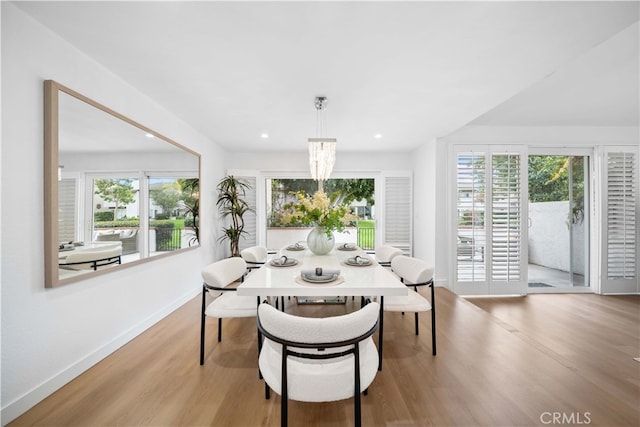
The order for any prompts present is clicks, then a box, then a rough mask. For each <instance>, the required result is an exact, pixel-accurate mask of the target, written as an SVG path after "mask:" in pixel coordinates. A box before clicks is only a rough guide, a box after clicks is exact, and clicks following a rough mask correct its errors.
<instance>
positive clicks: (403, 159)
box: [227, 140, 412, 177]
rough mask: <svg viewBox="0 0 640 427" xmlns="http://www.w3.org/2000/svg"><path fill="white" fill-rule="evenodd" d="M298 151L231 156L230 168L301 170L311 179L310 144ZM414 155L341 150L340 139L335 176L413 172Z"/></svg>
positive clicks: (303, 143)
mask: <svg viewBox="0 0 640 427" xmlns="http://www.w3.org/2000/svg"><path fill="white" fill-rule="evenodd" d="M300 144H301V151H298V152H280V153H274V152H247V153H229V156H228V157H227V167H228V169H238V170H240V169H249V170H262V171H300V172H301V173H304V174H306V175H308V176H309V177H311V175H310V172H309V153H308V152H307V151H304V150H306V149H307V145H306V144H307V143H306V141H301V143H300ZM411 168H412V164H411V154H410V153H395V152H371V153H352V152H342V151H340V140H338V145H337V148H336V164H335V166H334V167H333V170H334V175H335V174H340V173H342V172H377V171H380V170H411Z"/></svg>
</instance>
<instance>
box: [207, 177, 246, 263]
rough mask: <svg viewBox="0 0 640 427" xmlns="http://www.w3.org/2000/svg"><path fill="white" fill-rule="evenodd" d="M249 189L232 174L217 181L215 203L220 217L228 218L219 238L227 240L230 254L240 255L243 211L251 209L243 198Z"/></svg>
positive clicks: (243, 232)
mask: <svg viewBox="0 0 640 427" xmlns="http://www.w3.org/2000/svg"><path fill="white" fill-rule="evenodd" d="M249 189H251V187H250V186H249V185H248V184H247V183H245V182H243V181H241V180H239V179H237V178H236V177H234V176H233V175H229V176H226V177H225V178H223V179H222V180H221V181H220V182H219V183H218V187H217V190H218V200H217V202H216V205H217V206H218V209H219V210H220V214H221V215H222V218H224V219H229V220H230V224H229V225H228V226H226V227H223V228H222V232H223V235H222V236H221V237H220V239H219V240H220V241H224V240H229V249H230V251H231V256H240V237H242V235H243V234H246V233H247V232H246V231H244V218H243V217H244V214H245V213H247V212H251V211H252V209H251V208H250V207H249V205H248V204H247V202H246V201H245V200H244V197H245V195H246V191H247V190H249Z"/></svg>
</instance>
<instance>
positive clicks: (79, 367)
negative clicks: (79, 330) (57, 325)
mask: <svg viewBox="0 0 640 427" xmlns="http://www.w3.org/2000/svg"><path fill="white" fill-rule="evenodd" d="M200 291H201V288H199V287H198V288H196V289H194V290H193V291H191V292H188V293H187V294H185V295H183V296H181V297H180V298H178V299H177V300H176V301H174V302H173V303H171V304H169V305H167V306H165V307H164V308H162V309H160V310H158V311H157V312H156V313H154V314H152V315H151V316H149V317H147V318H146V319H145V320H143V321H141V322H140V323H138V324H137V325H135V326H133V327H131V328H130V329H128V330H127V331H125V332H123V333H122V334H121V335H120V336H118V337H116V338H114V339H113V340H111V341H110V342H108V343H106V344H105V345H104V346H102V347H101V348H99V349H98V350H96V351H95V352H93V353H91V354H88V355H87V356H86V357H84V358H83V359H81V360H79V361H78V362H76V363H74V364H72V365H71V366H69V367H68V368H66V369H64V370H63V371H61V372H60V373H58V374H56V375H54V376H53V377H51V378H50V379H48V380H46V381H44V382H43V383H42V384H40V385H39V386H36V387H34V388H33V389H32V390H31V391H28V392H27V393H25V394H24V395H22V396H21V397H19V398H17V399H15V400H14V401H13V402H11V403H8V404H7V405H6V406H3V407H2V411H1V412H0V425H6V424H8V423H10V422H11V421H13V420H15V419H16V418H18V417H19V416H20V415H22V414H24V413H25V412H27V411H28V410H29V409H31V408H33V407H34V406H35V405H37V404H38V403H39V402H41V401H42V400H44V399H45V398H46V397H47V396H49V395H51V394H52V393H54V392H55V391H56V390H58V389H60V388H61V387H62V386H64V385H65V384H67V383H68V382H69V381H71V380H73V379H74V378H76V377H78V376H79V375H80V374H82V373H83V372H85V371H86V370H87V369H89V368H91V367H92V366H94V365H95V364H96V363H98V362H100V361H101V360H102V359H104V358H105V357H107V356H109V355H110V354H111V353H113V352H114V351H116V350H117V349H119V348H120V347H122V346H123V345H125V344H126V343H128V342H129V341H131V340H132V339H134V338H135V337H137V336H138V335H140V334H141V333H143V332H144V331H146V330H147V329H149V328H150V327H151V326H153V325H155V324H156V323H158V322H159V321H160V320H162V319H164V318H165V317H166V316H168V315H169V314H171V313H172V312H173V311H175V310H177V309H178V308H179V307H181V306H182V305H184V304H186V303H187V301H189V300H191V299H192V298H193V297H195V296H196V295H198V294H199V293H200Z"/></svg>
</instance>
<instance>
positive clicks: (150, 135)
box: [144, 133, 155, 138]
mask: <svg viewBox="0 0 640 427" xmlns="http://www.w3.org/2000/svg"><path fill="white" fill-rule="evenodd" d="M144 136H146V137H147V138H155V135H152V134H150V133H145V134H144Z"/></svg>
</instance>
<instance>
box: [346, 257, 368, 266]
mask: <svg viewBox="0 0 640 427" xmlns="http://www.w3.org/2000/svg"><path fill="white" fill-rule="evenodd" d="M344 263H345V264H346V265H350V266H354V267H368V266H370V265H374V264H373V260H372V259H371V258H369V257H367V256H361V255H356V256H354V257H350V258H347V259H346V260H345V261H344Z"/></svg>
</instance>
